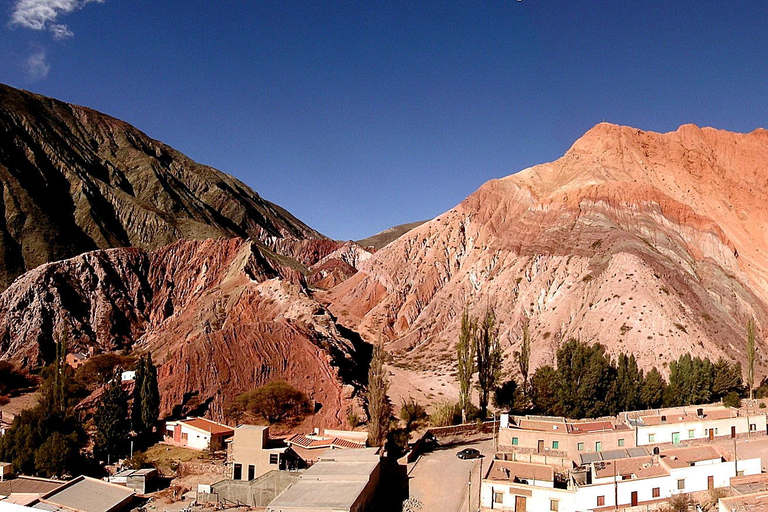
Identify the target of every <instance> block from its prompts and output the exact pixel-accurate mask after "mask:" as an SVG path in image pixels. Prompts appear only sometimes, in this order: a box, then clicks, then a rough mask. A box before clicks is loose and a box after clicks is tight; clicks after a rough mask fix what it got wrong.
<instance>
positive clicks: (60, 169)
mask: <svg viewBox="0 0 768 512" xmlns="http://www.w3.org/2000/svg"><path fill="white" fill-rule="evenodd" d="M0 140H1V141H2V143H0V187H1V188H2V204H0V213H2V214H3V215H2V216H0V220H1V221H0V289H4V288H5V287H7V286H8V285H9V284H10V283H11V281H12V280H13V279H14V278H15V277H16V276H18V275H20V274H22V273H23V272H25V271H27V270H30V269H32V268H34V267H36V266H38V265H41V264H43V263H46V262H49V261H56V260H61V259H66V258H69V257H72V256H75V255H77V254H81V253H83V252H85V251H90V250H94V249H105V248H111V247H139V248H142V249H147V250H154V249H157V248H159V247H162V246H164V245H168V244H170V243H173V242H174V241H176V240H180V239H205V238H219V237H241V238H253V239H255V240H260V241H266V240H267V239H268V238H289V239H308V238H309V239H322V238H324V237H323V236H322V235H320V234H319V233H318V232H316V231H315V230H313V229H311V228H309V227H308V226H306V225H305V224H303V223H302V222H300V221H299V220H298V219H296V218H295V217H293V216H292V215H291V214H290V213H288V212H287V211H285V210H284V209H283V208H281V207H279V206H277V205H275V204H273V203H270V202H269V201H266V200H264V199H262V198H261V197H259V195H258V194H256V193H255V192H254V191H253V190H251V189H250V188H249V187H248V186H246V185H245V184H243V183H242V182H240V181H238V180H236V179H234V178H232V177H231V176H228V175H226V174H224V173H222V172H220V171H217V170H216V169H213V168H211V167H208V166H205V165H201V164H198V163H196V162H194V161H192V160H190V159H189V158H187V157H185V156H184V155H182V154H181V153H179V152H178V151H176V150H174V149H173V148H171V147H169V146H167V145H165V144H163V143H161V142H159V141H156V140H154V139H151V138H150V137H148V136H147V135H145V134H144V133H142V132H140V131H139V130H137V129H136V128H134V127H132V126H130V125H129V124H127V123H125V122H123V121H120V120H118V119H115V118H113V117H110V116H107V115H105V114H102V113H100V112H97V111H95V110H92V109H89V108H85V107H79V106H75V105H71V104H68V103H64V102H61V101H57V100H54V99H51V98H46V97H44V96H39V95H36V94H32V93H29V92H26V91H21V90H18V89H14V88H11V87H8V86H5V85H2V84H0Z"/></svg>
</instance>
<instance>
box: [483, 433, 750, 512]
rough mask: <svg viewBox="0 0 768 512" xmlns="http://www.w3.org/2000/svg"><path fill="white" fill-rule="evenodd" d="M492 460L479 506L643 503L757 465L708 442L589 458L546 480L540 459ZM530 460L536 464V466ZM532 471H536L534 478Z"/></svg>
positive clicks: (571, 508)
mask: <svg viewBox="0 0 768 512" xmlns="http://www.w3.org/2000/svg"><path fill="white" fill-rule="evenodd" d="M508 465H509V463H508V462H506V461H498V460H494V461H493V463H492V464H491V467H490V468H489V469H488V472H487V473H486V475H485V477H484V478H483V481H482V484H481V503H482V506H483V507H486V508H489V509H499V510H514V511H516V512H520V511H524V510H550V511H561V512H594V511H601V510H609V509H613V508H615V507H616V506H617V505H618V506H619V507H630V506H644V505H650V504H652V503H654V502H659V501H660V500H664V499H667V498H670V497H672V496H673V495H675V494H679V493H690V492H696V491H705V490H707V489H713V488H720V487H727V486H729V485H730V479H731V478H733V477H735V476H736V475H737V474H739V475H754V474H759V473H760V471H761V460H760V459H759V458H753V459H746V460H730V461H727V460H725V459H724V457H722V456H721V455H720V453H719V452H718V451H717V450H715V449H714V448H712V447H711V446H706V447H690V448H678V449H670V450H665V451H661V452H660V453H659V454H658V455H651V454H648V453H647V452H646V455H643V456H638V457H629V458H625V459H616V460H609V461H595V462H592V463H590V464H589V465H587V466H586V467H582V468H580V469H579V470H576V471H573V472H571V474H570V475H568V477H567V479H566V480H565V481H560V482H554V480H555V479H554V477H553V478H552V480H553V482H550V480H549V478H548V477H546V476H545V475H546V473H545V469H544V468H549V466H543V465H523V466H528V467H523V466H521V465H519V464H518V465H517V466H518V468H517V469H515V468H510V469H508V470H504V469H503V468H504V467H505V466H506V467H509V466H508ZM532 466H539V468H540V469H538V470H537V469H536V468H534V467H532ZM534 475H538V478H535V477H534Z"/></svg>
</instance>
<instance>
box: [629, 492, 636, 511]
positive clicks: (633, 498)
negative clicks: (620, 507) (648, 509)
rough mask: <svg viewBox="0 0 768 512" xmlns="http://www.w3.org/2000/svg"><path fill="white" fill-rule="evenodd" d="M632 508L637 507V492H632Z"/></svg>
mask: <svg viewBox="0 0 768 512" xmlns="http://www.w3.org/2000/svg"><path fill="white" fill-rule="evenodd" d="M629 506H630V507H636V506H637V491H632V496H631V497H630V504H629Z"/></svg>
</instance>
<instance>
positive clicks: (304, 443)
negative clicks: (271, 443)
mask: <svg viewBox="0 0 768 512" xmlns="http://www.w3.org/2000/svg"><path fill="white" fill-rule="evenodd" d="M367 440H368V433H367V432H355V431H351V430H331V429H321V428H315V430H314V432H313V433H312V434H296V435H294V436H292V437H290V438H288V439H286V440H285V442H286V444H287V445H288V446H289V447H290V448H291V449H292V450H293V452H294V453H295V454H296V455H298V456H299V457H301V459H302V460H303V461H304V463H305V464H306V465H312V464H314V463H315V462H317V461H318V460H319V459H320V457H321V456H323V455H325V454H326V452H327V451H328V450H339V449H347V450H349V449H359V448H365V447H366V442H367Z"/></svg>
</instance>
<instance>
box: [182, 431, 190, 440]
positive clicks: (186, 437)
mask: <svg viewBox="0 0 768 512" xmlns="http://www.w3.org/2000/svg"><path fill="white" fill-rule="evenodd" d="M181 440H182V441H188V440H189V434H184V433H183V434H181Z"/></svg>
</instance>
